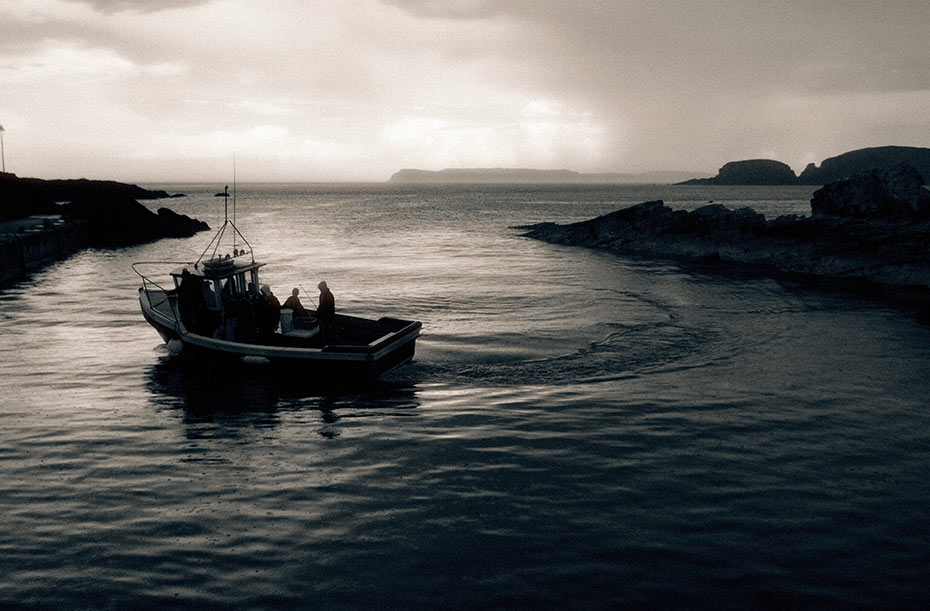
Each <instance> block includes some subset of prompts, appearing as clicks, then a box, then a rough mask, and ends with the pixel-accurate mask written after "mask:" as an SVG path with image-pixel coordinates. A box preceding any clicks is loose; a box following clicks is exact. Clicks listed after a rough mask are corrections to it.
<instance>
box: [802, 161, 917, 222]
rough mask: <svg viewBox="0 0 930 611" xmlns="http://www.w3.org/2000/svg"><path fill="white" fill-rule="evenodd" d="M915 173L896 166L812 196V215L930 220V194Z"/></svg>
mask: <svg viewBox="0 0 930 611" xmlns="http://www.w3.org/2000/svg"><path fill="white" fill-rule="evenodd" d="M923 184H924V180H923V178H922V177H921V175H920V174H919V173H918V172H917V170H916V169H915V168H913V167H911V166H909V165H904V164H899V165H896V166H894V167H892V168H889V169H887V170H871V171H869V172H864V173H862V174H860V175H859V176H857V177H856V178H855V179H852V180H840V181H836V182H832V183H830V184H828V185H825V186H824V187H822V188H821V189H818V190H817V191H815V192H814V197H813V199H812V200H811V213H812V214H813V216H814V217H815V218H818V217H828V216H832V217H844V218H864V219H882V218H886V219H895V218H900V219H902V220H906V219H910V220H913V221H922V220H925V219H927V218H928V217H930V191H928V190H927V189H925V188H923Z"/></svg>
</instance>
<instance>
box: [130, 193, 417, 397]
mask: <svg viewBox="0 0 930 611" xmlns="http://www.w3.org/2000/svg"><path fill="white" fill-rule="evenodd" d="M217 195H222V196H223V197H224V198H225V199H224V207H225V210H226V214H225V220H224V223H223V226H222V227H221V228H220V229H219V230H218V231H217V232H216V234H215V235H214V236H213V239H212V240H211V241H210V243H209V244H208V245H207V248H205V249H204V251H203V252H202V253H201V255H200V257H199V258H197V259H196V260H195V261H190V262H180V261H140V262H136V263H133V265H132V269H133V271H135V272H136V274H138V275H139V276H140V277H141V278H142V285H141V286H140V287H139V305H140V306H141V308H142V316H143V317H144V318H145V320H146V321H148V323H149V324H151V325H152V326H153V327H154V328H155V330H156V331H158V333H159V335H161V337H162V339H163V340H164V341H165V342H166V343H167V345H168V349H169V351H171V352H172V353H180V354H183V355H185V356H189V357H192V358H195V359H211V360H217V361H229V360H233V361H244V362H251V363H255V362H261V363H270V364H272V365H277V366H282V367H288V368H297V369H298V370H299V371H300V374H301V375H308V376H314V377H315V376H320V377H321V378H326V379H330V378H332V377H333V376H335V377H338V378H339V379H358V380H364V381H373V380H375V379H377V378H378V377H379V376H380V375H381V374H384V373H386V372H388V371H390V370H392V369H394V368H396V367H399V366H401V365H403V364H405V363H408V362H410V361H411V360H412V359H413V354H414V347H415V344H416V339H417V337H418V336H419V334H420V328H421V326H422V325H421V323H420V322H419V321H410V320H401V319H398V318H392V317H383V318H379V319H377V320H372V319H367V318H361V317H357V316H349V315H346V314H342V313H336V314H334V315H332V316H330V315H325V316H324V315H322V313H321V312H318V311H317V310H314V309H303V308H301V309H299V310H291V309H287V308H281V309H280V319H278V317H277V313H276V310H277V308H275V307H274V306H271V305H269V303H270V302H269V300H268V299H267V297H266V296H265V295H263V294H262V293H261V292H260V291H259V287H262V288H264V287H263V285H262V284H261V277H260V271H261V269H262V268H263V267H264V265H265V264H264V263H260V262H258V261H256V260H255V256H254V252H253V249H252V246H251V245H250V244H249V242H248V241H247V240H246V239H245V236H243V235H242V233H240V232H239V230H238V229H237V228H236V225H235V223H234V222H233V221H231V220H230V219H229V214H228V210H229V206H228V202H229V187H227V188H226V189H225V190H224V192H223V193H222V194H217ZM240 244H241V247H240ZM230 246H231V247H232V248H231V249H230V248H229V247H230ZM224 249H228V250H229V251H228V252H224ZM156 267H157V268H158V272H156V271H152V272H151V273H149V271H148V270H153V269H154V268H156ZM155 273H161V274H162V275H164V279H163V280H162V282H163V283H162V284H159V282H158V281H156V279H154V278H153V275H152V274H155ZM269 308H270V309H271V312H272V313H271V314H270V315H269ZM269 318H270V319H271V320H270V322H269Z"/></svg>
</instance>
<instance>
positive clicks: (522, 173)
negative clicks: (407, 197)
mask: <svg viewBox="0 0 930 611" xmlns="http://www.w3.org/2000/svg"><path fill="white" fill-rule="evenodd" d="M695 174H696V173H695V172H680V171H658V172H644V173H641V174H622V173H606V174H583V173H581V172H573V171H571V170H533V169H525V168H447V169H445V170H435V171H433V170H414V169H406V170H400V171H399V172H396V173H395V174H394V175H393V176H391V179H390V181H389V182H392V183H401V184H671V183H676V182H681V181H683V180H687V179H689V178H694V176H695Z"/></svg>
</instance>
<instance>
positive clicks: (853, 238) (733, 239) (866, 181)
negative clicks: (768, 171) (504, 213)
mask: <svg viewBox="0 0 930 611" xmlns="http://www.w3.org/2000/svg"><path fill="white" fill-rule="evenodd" d="M923 184H924V183H923V179H922V177H921V176H920V174H919V173H918V172H917V171H916V170H915V169H914V168H913V167H910V166H903V165H899V166H895V167H893V168H891V169H888V170H874V171H871V172H867V173H864V174H860V175H858V176H856V177H853V178H850V179H846V180H841V181H837V182H833V183H830V184H828V185H825V186H824V187H823V188H822V189H819V190H818V191H816V192H815V193H814V197H813V199H812V200H811V212H812V214H811V216H809V217H807V216H804V217H799V216H795V215H791V216H781V217H778V218H776V219H773V220H767V219H766V218H765V217H764V216H763V215H762V214H760V213H758V212H756V211H755V210H753V209H751V208H740V209H737V210H730V209H728V208H726V207H724V206H722V205H720V204H711V205H707V206H703V207H701V208H698V209H697V210H693V211H690V212H688V211H684V210H673V209H671V208H669V207H668V206H666V205H665V204H664V203H663V202H662V201H650V202H643V203H641V204H637V205H635V206H632V207H629V208H624V209H622V210H617V211H615V212H611V213H609V214H606V215H603V216H600V217H597V218H594V219H590V220H587V221H582V222H579V223H572V224H567V225H558V224H555V223H540V224H536V225H531V226H526V227H521V229H526V230H527V231H526V233H525V234H523V235H525V236H527V237H530V238H534V239H537V240H543V241H546V242H552V243H557V244H566V245H572V246H583V247H587V248H596V249H601V250H606V251H610V252H614V253H617V254H621V255H633V256H643V257H649V258H663V259H675V260H680V261H690V262H700V263H706V262H719V263H722V264H729V265H731V266H733V265H736V266H751V267H752V268H753V269H754V270H755V271H759V272H761V273H766V272H770V273H782V274H793V275H799V276H805V277H810V278H822V279H830V280H841V281H844V282H848V283H851V284H860V285H861V286H877V287H885V288H887V289H894V290H904V291H906V292H908V293H912V294H921V295H922V294H924V293H927V294H928V295H930V191H928V190H927V189H925V188H924V187H923Z"/></svg>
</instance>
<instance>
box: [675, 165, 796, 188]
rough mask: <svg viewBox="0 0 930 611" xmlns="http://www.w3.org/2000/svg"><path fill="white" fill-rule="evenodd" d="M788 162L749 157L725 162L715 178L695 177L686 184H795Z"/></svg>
mask: <svg viewBox="0 0 930 611" xmlns="http://www.w3.org/2000/svg"><path fill="white" fill-rule="evenodd" d="M797 180H798V177H797V176H796V175H795V173H794V170H792V169H791V168H790V167H789V166H788V165H787V164H784V163H782V162H780V161H775V160H773V159H748V160H746V161H731V162H729V163H726V164H724V166H723V167H722V168H720V171H719V172H718V173H717V175H716V176H715V177H713V178H694V179H692V180H688V181H685V182H684V184H686V185H793V184H795V183H796V182H797Z"/></svg>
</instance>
